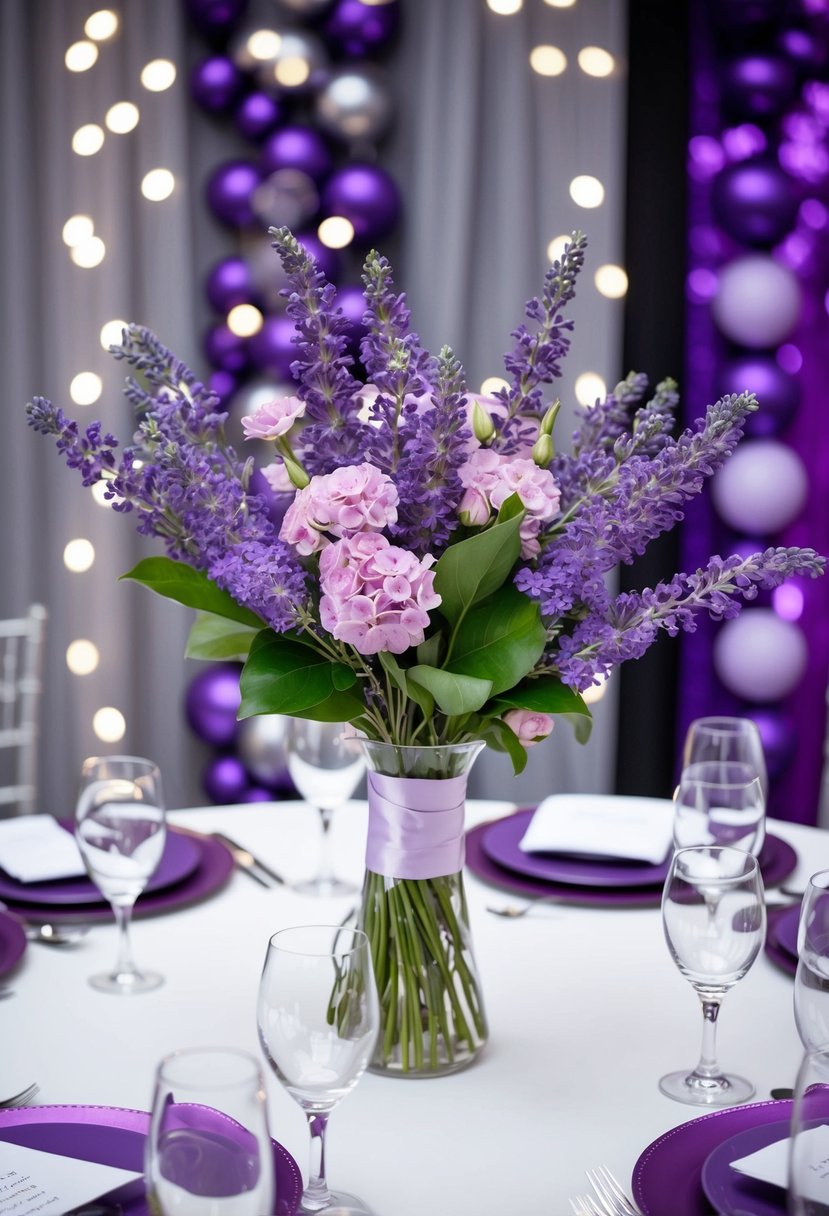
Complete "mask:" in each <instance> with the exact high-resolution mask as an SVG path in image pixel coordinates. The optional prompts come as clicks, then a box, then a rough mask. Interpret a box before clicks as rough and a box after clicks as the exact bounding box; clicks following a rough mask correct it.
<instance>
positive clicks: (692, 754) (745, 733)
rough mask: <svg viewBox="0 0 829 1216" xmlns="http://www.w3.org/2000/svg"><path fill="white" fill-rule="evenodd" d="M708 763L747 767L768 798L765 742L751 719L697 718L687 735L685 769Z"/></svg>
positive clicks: (683, 761) (683, 760) (683, 757)
mask: <svg viewBox="0 0 829 1216" xmlns="http://www.w3.org/2000/svg"><path fill="white" fill-rule="evenodd" d="M704 761H719V762H720V763H723V762H733V761H736V762H739V763H742V764H747V765H748V766H749V768H751V769H752V770H753V772H754V775H755V776H757V777H759V779H760V785H761V786H762V789H763V796H764V798H768V776H767V774H766V758H765V754H764V752H763V742H762V740H761V738H760V732H759V730H758V729H757V724H756V723H755V722H753V721H752V720H751V718H726V717H712V718H695V719H694V721H693V722H692V723H691V724H690V726H689V727H688V730H687V733H686V735H685V746H684V748H683V753H682V767H683V768H687V767H688V765H689V764H700V763H702V762H704Z"/></svg>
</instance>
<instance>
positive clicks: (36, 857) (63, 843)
mask: <svg viewBox="0 0 829 1216" xmlns="http://www.w3.org/2000/svg"><path fill="white" fill-rule="evenodd" d="M0 869H2V870H5V872H6V873H7V874H9V875H11V877H12V878H16V879H17V881H18V882H47V881H48V880H49V879H55V878H76V877H78V876H79V875H81V874H86V868H85V867H84V864H83V858H82V857H81V853H80V850H79V848H78V846H77V844H76V843H75V838H74V836H73V835H72V834H71V832H67V831H64V829H63V828H62V827H61V826H60V824H59V823H58V822H57V820H56V819H55V818H53V816H52V815H18V816H16V817H15V818H13V819H0Z"/></svg>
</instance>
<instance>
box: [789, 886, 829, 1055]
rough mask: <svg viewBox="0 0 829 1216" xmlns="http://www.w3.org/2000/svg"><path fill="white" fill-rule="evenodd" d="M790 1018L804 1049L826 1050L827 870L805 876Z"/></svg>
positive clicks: (828, 978) (828, 997)
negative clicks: (806, 880)
mask: <svg viewBox="0 0 829 1216" xmlns="http://www.w3.org/2000/svg"><path fill="white" fill-rule="evenodd" d="M797 959H798V961H797V972H796V973H795V979H794V1020H795V1025H796V1026H797V1033H798V1034H799V1035H800V1041H801V1042H802V1044H803V1046H804V1047H805V1048H806V1050H807V1051H816V1050H819V1049H820V1048H824V1049H826V1050H829V870H819V871H818V873H817V874H813V875H812V877H811V878H810V879H809V883H808V886H807V887H806V890H805V892H804V894H803V901H802V903H801V905H800V921H799V924H798V928H797Z"/></svg>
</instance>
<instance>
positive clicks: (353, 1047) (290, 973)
mask: <svg viewBox="0 0 829 1216" xmlns="http://www.w3.org/2000/svg"><path fill="white" fill-rule="evenodd" d="M258 1024H259V1039H260V1042H261V1044H262V1049H263V1051H264V1053H265V1057H266V1059H267V1061H268V1063H269V1064H270V1066H271V1068H272V1069H273V1070H274V1072H275V1074H276V1076H277V1077H278V1078H279V1080H280V1081H281V1083H282V1084H283V1085H284V1086H285V1089H286V1090H287V1091H288V1093H289V1094H290V1095H291V1097H292V1098H293V1099H294V1100H295V1101H296V1102H298V1103H299V1105H300V1106H301V1108H302V1110H303V1111H304V1112H305V1116H306V1118H307V1120H308V1128H309V1131H310V1134H311V1169H310V1174H309V1180H308V1185H307V1186H306V1188H305V1191H304V1192H303V1195H302V1203H301V1206H300V1209H299V1210H300V1212H302V1213H309V1214H310V1213H317V1212H320V1213H328V1212H330V1213H331V1216H334V1213H336V1216H365V1214H367V1213H368V1212H369V1209H368V1208H367V1207H366V1206H365V1205H364V1204H363V1202H362V1200H360V1199H357V1198H356V1197H355V1196H353V1195H347V1194H345V1193H343V1192H336V1193H334V1192H332V1191H330V1190H329V1189H328V1184H327V1181H326V1177H325V1131H326V1126H327V1124H328V1118H329V1115H330V1114H331V1111H332V1110H333V1109H334V1107H335V1106H336V1105H337V1103H338V1102H339V1101H340V1100H341V1099H342V1098H344V1097H345V1095H346V1094H347V1093H349V1092H350V1091H351V1090H352V1089H353V1088H354V1086H355V1085H356V1084H357V1082H358V1081H359V1079H360V1077H361V1076H362V1075H363V1073H364V1072H365V1070H366V1066H367V1065H368V1062H369V1060H370V1059H371V1056H372V1053H373V1051H374V1045H375V1042H376V1040H377V1033H378V1028H379V1025H380V1010H379V1002H378V998H377V988H376V986H375V982H374V972H373V970H372V966H371V951H370V949H369V941H368V938H367V937H366V935H365V933H363V932H362V931H361V930H359V929H344V928H343V927H342V926H341V925H304V926H299V927H296V928H291V929H281V930H280V931H279V932H278V933H275V934H274V935H273V937H272V938H271V940H270V942H269V944H268V952H267V955H266V958H265V966H264V969H263V972H262V979H261V982H260V985H259V1003H258Z"/></svg>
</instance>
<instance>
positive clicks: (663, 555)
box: [616, 0, 689, 797]
mask: <svg viewBox="0 0 829 1216" xmlns="http://www.w3.org/2000/svg"><path fill="white" fill-rule="evenodd" d="M628 59H629V68H628V72H629V74H628V146H627V199H626V219H625V264H626V266H627V269H628V276H629V281H630V287H629V291H628V295H627V301H626V309H625V325H624V342H623V352H624V366H625V369H626V370H631V369H635V370H636V371H642V372H646V373H647V374H648V376H649V377H650V380H651V384H652V385H653V384H655V383H656V382H657V381H659V380H661V379H663V378H664V377H665V376H673V377H674V378H675V379H676V380H678V381H679V384H680V391H681V390H682V387H683V379H684V377H683V333H684V278H685V197H686V189H685V180H686V179H685V158H686V145H687V128H688V95H689V71H688V3H687V0H671V3H670V4H665V3H664V0H631V4H630V8H629V16H628ZM678 562H679V543H678V535H677V532H676V530H675V531H674V532H671V533H668V534H667V535H666V536H663V537H660V538H659V540H658V541H655V542H653V543H652V544H651V545H649V546H648V551H647V553H646V554H645V555H644V556H643V557H641V558H639V559H638V560H637V561H636V562H635V563H634V564H633V565H631V566H623V567H622V569H621V572H620V589H621V590H622V591H631V590H636V589H639V588H641V587H644V586H653V584H654V583H656V582H659V581H660V580H661V579H665V578H670V577H671V576H672V575H673V574H674V573H675V572H676V571H677V569H678ZM677 668H678V645H677V643H676V641H675V640H674V639H672V638H669V637H668V636H667V635H666V636H663V637H662V638H660V640H659V641H658V642H657V644H656V645H655V646H653V647H651V649H650V650H649V651H648V652H647V654H646V655H645V657H644V658H642V659H640V660H638V661H637V662H635V663H625V664H624V665H623V666H622V667H621V669H620V672H619V675H620V677H621V679H620V689H619V735H618V750H617V762H616V788H617V792H618V793H620V794H643V795H650V796H653V797H667V796H669V795H670V792H671V782H672V780H673V768H674V752H675V727H676V710H675V706H676V698H677Z"/></svg>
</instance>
